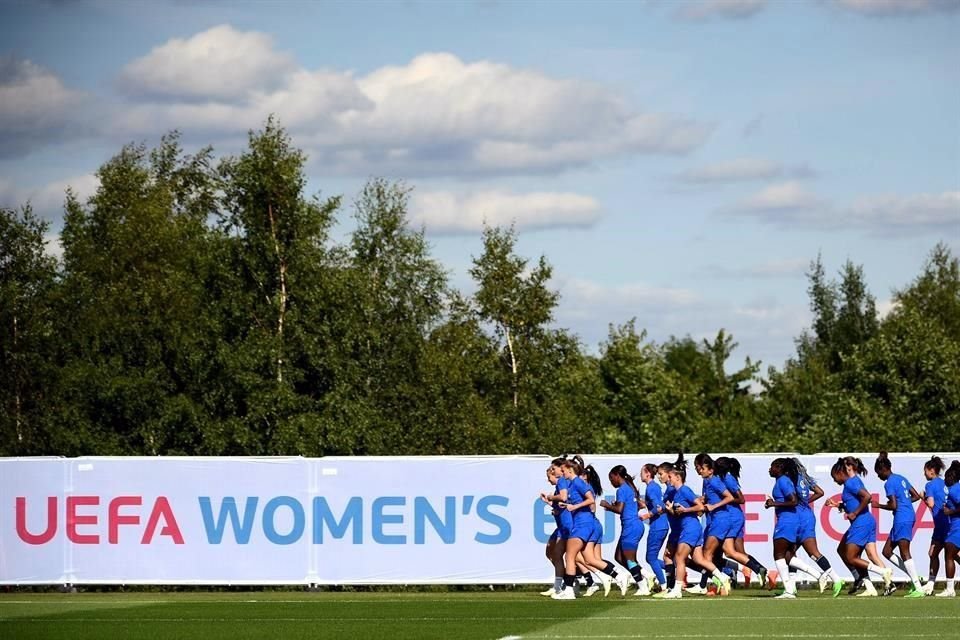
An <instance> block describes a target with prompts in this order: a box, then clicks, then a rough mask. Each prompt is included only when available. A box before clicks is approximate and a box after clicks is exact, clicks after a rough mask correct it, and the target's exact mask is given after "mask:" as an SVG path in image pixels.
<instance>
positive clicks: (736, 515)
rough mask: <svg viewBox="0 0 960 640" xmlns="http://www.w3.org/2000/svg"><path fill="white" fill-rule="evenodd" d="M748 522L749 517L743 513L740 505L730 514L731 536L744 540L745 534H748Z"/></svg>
mask: <svg viewBox="0 0 960 640" xmlns="http://www.w3.org/2000/svg"><path fill="white" fill-rule="evenodd" d="M746 524H747V517H746V516H745V515H744V514H743V511H741V510H740V508H739V507H738V508H737V510H736V511H734V512H732V515H731V516H730V536H729V537H731V538H735V539H737V540H742V539H743V536H745V535H746V530H745V525H746Z"/></svg>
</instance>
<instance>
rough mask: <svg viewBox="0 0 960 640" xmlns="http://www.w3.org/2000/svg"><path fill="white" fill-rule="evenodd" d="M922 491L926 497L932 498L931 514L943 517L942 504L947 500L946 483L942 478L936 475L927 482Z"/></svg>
mask: <svg viewBox="0 0 960 640" xmlns="http://www.w3.org/2000/svg"><path fill="white" fill-rule="evenodd" d="M923 493H924V495H925V496H926V497H927V498H933V509H932V510H931V515H932V516H933V517H934V518H940V517H943V505H944V503H945V502H946V501H947V483H945V482H944V481H943V478H940V477H937V478H934V479H933V480H931V481H930V482H928V483H927V486H926V487H924V489H923Z"/></svg>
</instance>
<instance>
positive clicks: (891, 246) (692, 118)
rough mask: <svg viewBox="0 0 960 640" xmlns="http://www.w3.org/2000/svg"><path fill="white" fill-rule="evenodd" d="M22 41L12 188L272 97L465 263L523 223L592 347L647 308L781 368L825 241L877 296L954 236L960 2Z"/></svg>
mask: <svg viewBox="0 0 960 640" xmlns="http://www.w3.org/2000/svg"><path fill="white" fill-rule="evenodd" d="M0 42H2V43H3V44H2V45H0V47H2V49H0V205H3V206H12V205H16V204H18V203H21V202H23V201H25V200H27V199H29V200H31V201H32V202H33V203H34V206H35V208H36V209H37V210H38V211H40V212H41V213H42V214H43V215H44V216H45V217H47V218H48V219H50V220H51V221H52V223H53V227H54V230H56V229H57V228H58V226H59V224H60V215H61V212H60V209H59V207H60V204H61V203H62V195H63V189H64V188H65V187H66V185H72V186H73V187H74V188H75V189H77V190H78V191H79V192H80V193H81V194H89V193H91V192H92V191H93V190H94V189H95V188H96V181H95V179H94V177H93V176H92V174H93V172H94V171H95V170H96V168H97V167H98V166H99V165H100V164H101V163H102V162H103V161H104V160H106V159H107V158H109V157H110V156H111V155H112V154H114V153H116V151H117V150H118V149H119V148H120V146H121V145H122V144H123V143H125V142H128V141H146V142H147V143H148V144H153V143H155V142H156V141H157V140H158V139H159V136H160V135H161V134H162V133H164V132H165V131H167V130H169V129H171V128H177V129H180V130H181V131H182V132H183V135H184V141H185V143H186V145H187V146H188V148H194V147H196V146H199V145H204V144H208V143H209V144H213V145H214V146H215V148H216V150H217V151H218V152H220V153H224V154H226V153H233V152H236V151H237V150H239V149H240V148H241V147H242V144H243V141H244V138H245V132H246V131H247V130H248V129H249V128H256V127H258V126H259V125H260V124H262V122H263V120H264V118H265V117H266V115H267V114H269V113H275V114H276V115H277V116H278V117H279V118H280V121H281V123H282V124H284V125H285V126H286V127H287V128H288V129H289V130H290V132H291V134H292V135H293V137H294V141H295V142H296V144H298V145H299V146H301V147H302V148H304V149H305V150H306V151H307V152H308V154H309V155H310V163H309V175H310V188H311V190H314V191H322V192H323V193H324V194H344V195H345V196H346V197H347V200H348V201H349V200H350V198H351V197H352V196H353V195H354V194H355V193H356V192H357V191H358V189H359V188H360V186H361V185H362V183H363V181H364V180H365V179H366V178H367V177H369V176H373V175H381V176H386V177H389V178H394V179H403V180H406V181H407V182H408V183H409V184H411V185H412V186H413V187H415V190H414V193H413V198H412V202H411V205H412V216H413V219H414V220H415V222H416V223H417V224H423V225H425V228H426V230H427V234H428V237H429V239H430V242H431V244H432V246H433V251H434V255H435V256H436V257H437V258H438V259H439V260H441V261H442V262H443V263H444V264H445V265H446V266H447V267H448V268H449V269H450V271H451V280H452V282H453V283H454V284H455V285H457V286H459V287H461V288H464V289H468V288H469V287H470V283H469V278H468V276H467V274H466V270H467V268H468V266H469V264H470V259H471V256H472V255H476V254H477V253H478V252H479V251H480V228H481V226H482V224H483V222H484V220H486V221H487V222H490V223H494V224H509V223H511V222H513V223H514V224H515V225H516V228H517V230H518V233H519V238H520V239H519V251H520V252H521V253H522V254H524V255H527V256H529V257H531V258H535V257H536V256H538V255H540V254H545V255H546V256H547V258H548V260H549V262H550V263H551V264H552V265H553V266H554V274H555V277H554V281H553V284H554V286H555V287H556V288H557V289H558V290H559V291H560V293H561V296H562V298H561V303H560V307H559V308H558V310H557V314H556V322H557V324H558V325H559V326H563V327H567V328H570V329H571V330H573V331H574V332H576V333H577V334H578V335H579V336H580V337H581V338H582V340H583V342H584V343H585V344H586V345H587V346H588V348H590V349H596V348H597V346H598V344H599V343H600V341H602V340H603V339H604V337H605V336H606V333H607V327H608V324H609V323H622V322H625V321H627V320H629V319H630V318H632V317H636V318H637V324H638V326H639V327H643V328H647V329H648V330H649V333H650V336H651V337H653V338H655V339H657V340H662V339H665V338H667V337H668V336H670V335H685V334H690V335H692V336H694V337H697V338H701V337H711V336H713V335H714V334H715V333H716V331H717V330H718V329H719V328H721V327H723V328H725V329H727V330H728V331H730V332H732V333H733V335H734V337H735V339H736V340H737V341H738V342H739V343H740V345H741V346H740V349H739V350H738V352H737V357H738V358H742V357H744V356H746V355H750V356H752V357H753V358H754V359H760V360H762V361H763V362H764V364H765V365H770V364H772V365H775V366H778V367H779V366H781V365H782V363H783V361H784V360H785V359H786V358H787V357H789V356H790V355H791V354H792V353H793V349H794V345H793V338H795V337H796V336H797V335H798V334H799V332H800V331H801V330H802V329H803V328H804V327H805V326H807V324H808V323H809V312H808V309H807V297H806V280H805V277H804V272H805V270H806V268H807V266H808V264H809V262H810V260H812V259H814V258H816V256H817V254H818V253H822V255H823V259H824V262H825V264H826V266H827V268H828V270H830V271H831V272H836V270H838V269H839V268H840V266H841V265H842V263H843V262H844V261H845V260H846V259H847V258H850V259H852V260H853V261H854V262H856V263H860V264H863V265H864V268H865V271H866V275H867V278H868V282H869V283H870V286H871V288H872V291H873V293H874V295H875V296H876V297H877V299H878V302H879V303H880V307H881V310H886V309H888V307H889V298H890V295H891V291H892V290H893V289H894V288H896V287H901V286H903V285H905V284H907V283H908V282H909V281H910V280H911V279H912V278H913V277H914V276H915V275H916V274H917V273H918V272H919V269H920V267H921V265H922V263H923V261H924V259H925V257H926V255H927V253H928V252H929V251H930V249H931V248H932V247H933V246H934V244H935V243H937V242H938V241H944V242H946V243H947V244H948V245H949V246H950V247H951V248H952V249H953V251H954V252H955V253H960V0H811V1H810V2H800V1H797V2H787V1H785V0H784V1H779V2H778V1H774V0H703V1H701V2H681V1H675V2H670V1H667V0H661V1H657V0H651V1H647V2H634V3H597V2H591V3H573V2H567V3H562V2H561V3H556V2H554V3H537V2H497V1H478V2H460V3H457V2H418V1H408V2H349V3H338V2H305V3H294V2H247V3H235V2H220V1H216V0H210V1H205V2H186V1H179V0H169V1H166V2H161V1H158V2H135V1H130V2H106V1H96V0H90V1H82V0H78V1H74V2H69V1H49V2H20V1H10V0H0ZM342 217H343V224H342V225H341V227H340V228H339V229H338V233H339V234H341V235H345V234H347V233H349V230H350V215H349V208H348V210H346V211H345V212H344V214H343V216H342Z"/></svg>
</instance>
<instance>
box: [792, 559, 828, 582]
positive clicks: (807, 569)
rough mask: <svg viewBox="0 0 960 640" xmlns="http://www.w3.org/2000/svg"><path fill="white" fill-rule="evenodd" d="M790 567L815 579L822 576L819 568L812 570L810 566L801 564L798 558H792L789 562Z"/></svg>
mask: <svg viewBox="0 0 960 640" xmlns="http://www.w3.org/2000/svg"><path fill="white" fill-rule="evenodd" d="M790 566H791V567H793V568H794V569H796V570H797V571H803V572H804V573H805V574H807V575H809V576H813V577H814V578H815V579H818V580H819V579H820V576H821V575H823V571H822V570H821V569H820V567H817V568H814V567H812V566H811V565H809V564H807V563H805V562H803V561H802V560H800V558H797V557H793V558H792V559H791V560H790Z"/></svg>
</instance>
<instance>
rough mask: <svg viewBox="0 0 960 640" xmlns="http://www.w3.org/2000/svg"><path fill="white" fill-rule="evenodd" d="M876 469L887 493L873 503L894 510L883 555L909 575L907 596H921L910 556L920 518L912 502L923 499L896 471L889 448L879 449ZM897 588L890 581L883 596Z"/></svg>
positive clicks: (874, 469) (875, 464)
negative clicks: (896, 552) (911, 584)
mask: <svg viewBox="0 0 960 640" xmlns="http://www.w3.org/2000/svg"><path fill="white" fill-rule="evenodd" d="M873 471H874V473H876V474H877V477H878V478H880V479H881V480H883V481H884V482H883V492H884V494H885V495H886V496H887V501H886V502H883V503H881V502H880V501H879V500H876V501H874V503H873V506H875V507H877V508H880V509H885V510H887V511H892V512H893V527H892V528H891V529H890V535H889V536H887V541H886V542H885V543H884V545H883V557H885V558H886V559H887V560H889V561H891V562H893V563H894V564H895V565H897V567H899V569H900V570H901V571H903V572H904V573H905V574H907V575H908V576H910V581H911V582H912V583H913V589H912V590H910V592H909V593H907V597H908V598H922V597H923V596H924V595H926V594H924V593H923V586H922V585H921V584H920V575H919V574H918V573H917V567H916V565H915V564H914V562H913V556H912V555H910V542H911V541H912V540H913V525H914V524H916V521H917V517H916V514H915V513H914V511H913V503H914V502H916V501H917V500H920V494H919V493H917V490H916V489H914V488H913V485H911V484H910V481H909V480H907V479H906V478H904V477H903V476H901V475H900V474H897V473H893V466H892V465H891V464H890V457H889V456H888V455H887V452H886V451H881V452H880V455H879V456H878V457H877V461H876V462H875V463H874V465H873ZM894 547H896V549H897V550H898V551H899V552H900V555H899V556H898V555H896V554H894ZM895 590H896V586H894V584H893V583H892V582H891V583H890V586H889V587H887V589H886V590H885V591H884V593H883V595H886V596H888V595H890V594H892V593H893V592H894V591H895Z"/></svg>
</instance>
